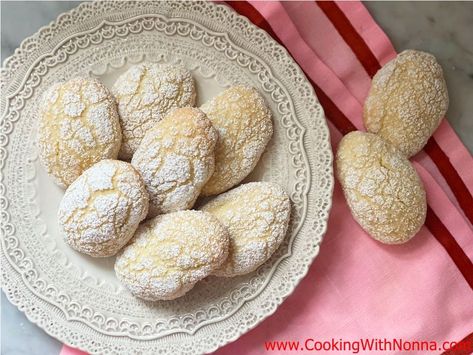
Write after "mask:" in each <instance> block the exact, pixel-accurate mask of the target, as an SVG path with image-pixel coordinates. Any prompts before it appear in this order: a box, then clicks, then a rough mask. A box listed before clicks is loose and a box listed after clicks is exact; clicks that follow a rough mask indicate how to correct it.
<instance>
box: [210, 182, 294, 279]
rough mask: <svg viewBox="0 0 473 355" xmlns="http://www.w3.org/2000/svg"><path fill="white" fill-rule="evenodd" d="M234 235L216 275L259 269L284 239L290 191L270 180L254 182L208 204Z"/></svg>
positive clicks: (226, 275) (230, 274)
mask: <svg viewBox="0 0 473 355" xmlns="http://www.w3.org/2000/svg"><path fill="white" fill-rule="evenodd" d="M201 210H202V211H205V212H209V213H211V214H212V215H214V216H215V217H216V218H217V219H218V220H219V221H220V222H221V223H222V224H223V225H224V226H225V227H226V228H227V229H228V232H229V235H230V250H229V255H228V258H227V260H226V261H225V263H224V264H223V265H222V266H221V267H220V268H219V269H217V270H216V271H214V273H213V274H214V275H216V276H225V277H232V276H236V275H243V274H247V273H249V272H252V271H254V270H256V269H257V268H258V267H259V266H260V265H262V264H263V263H264V262H265V261H267V260H268V259H269V258H270V257H271V255H272V254H273V253H274V252H275V251H276V249H277V248H278V247H279V245H280V244H281V242H282V241H283V240H284V237H285V235H286V231H287V228H288V224H289V218H290V213H291V204H290V201H289V197H288V195H287V193H286V192H285V191H284V190H283V189H282V188H281V187H280V186H279V185H276V184H274V183H269V182H251V183H248V184H244V185H241V186H239V187H237V188H235V189H233V190H230V191H228V192H226V193H223V194H221V195H219V196H217V197H216V198H214V199H213V200H211V201H210V202H208V203H207V204H205V205H204V206H202V207H201Z"/></svg>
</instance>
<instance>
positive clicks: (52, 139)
mask: <svg viewBox="0 0 473 355" xmlns="http://www.w3.org/2000/svg"><path fill="white" fill-rule="evenodd" d="M39 115H40V118H39V136H38V147H39V157H40V160H41V162H42V164H43V165H44V167H45V168H46V170H47V172H48V174H49V175H50V176H51V177H53V179H54V180H55V182H56V183H57V184H58V185H59V186H61V187H63V188H65V187H67V186H69V185H70V184H71V183H72V182H73V181H74V180H75V179H77V178H78V177H79V176H80V175H81V174H82V172H83V171H84V170H86V169H87V168H89V167H91V166H92V165H94V164H95V163H97V162H99V161H100V160H102V159H115V158H116V157H117V154H118V150H119V149H120V144H121V139H122V134H121V129H120V123H119V120H118V113H117V108H116V105H115V101H114V99H113V97H112V95H111V94H110V92H109V91H108V89H107V88H106V87H105V86H104V85H103V84H102V83H101V82H99V81H98V80H97V79H86V78H75V79H71V80H69V81H66V82H64V83H57V84H54V85H53V86H52V87H50V88H49V89H48V90H46V92H45V93H44V95H43V97H42V100H41V103H40V105H39Z"/></svg>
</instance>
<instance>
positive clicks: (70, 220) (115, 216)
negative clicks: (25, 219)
mask: <svg viewBox="0 0 473 355" xmlns="http://www.w3.org/2000/svg"><path fill="white" fill-rule="evenodd" d="M147 213H148V194H147V192H146V189H145V187H144V183H143V181H142V179H141V177H140V176H139V174H138V173H137V172H136V171H135V169H133V167H132V166H131V165H130V164H128V163H125V162H121V161H117V160H102V161H101V162H99V163H97V164H95V165H94V166H92V167H91V168H90V169H88V170H86V171H85V172H84V173H83V174H82V175H81V176H80V177H79V178H78V179H77V180H76V181H74V182H73V183H72V184H71V186H69V188H68V189H67V190H66V193H65V194H64V197H63V199H62V201H61V204H60V206H59V211H58V218H59V223H60V224H61V226H62V228H63V231H64V237H65V240H66V242H67V243H68V244H69V245H70V246H71V247H73V248H74V249H76V250H78V251H80V252H82V253H86V254H89V255H91V256H99V257H103V256H111V255H114V254H116V253H117V252H118V250H120V249H121V248H122V247H123V246H124V245H125V244H126V243H127V242H128V240H129V239H130V238H131V237H132V236H133V233H134V232H135V230H136V228H137V227H138V224H139V223H140V222H141V221H142V220H143V219H144V218H145V217H146V215H147Z"/></svg>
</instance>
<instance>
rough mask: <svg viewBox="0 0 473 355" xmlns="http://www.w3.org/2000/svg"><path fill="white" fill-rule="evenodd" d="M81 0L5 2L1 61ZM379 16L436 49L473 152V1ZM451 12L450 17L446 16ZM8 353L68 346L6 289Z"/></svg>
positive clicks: (379, 5) (454, 117) (385, 10)
mask: <svg viewBox="0 0 473 355" xmlns="http://www.w3.org/2000/svg"><path fill="white" fill-rule="evenodd" d="M78 3H79V2H76V1H36V2H27V1H15V2H13V1H2V2H1V59H2V62H3V60H4V59H5V58H6V57H8V56H10V55H11V54H12V53H13V52H14V50H15V48H16V47H18V46H19V44H20V42H21V41H22V40H23V39H24V38H26V37H28V36H30V35H32V34H33V33H34V32H36V31H37V30H38V29H39V28H40V27H41V26H44V25H47V24H48V23H49V22H50V21H52V20H54V19H55V18H56V17H57V16H58V15H59V14H60V13H62V12H64V11H68V10H69V9H71V8H73V7H75V6H77V5H78ZM365 5H366V7H367V8H368V10H369V11H370V12H371V14H372V15H373V17H374V18H375V20H376V21H377V22H378V23H379V24H380V26H381V27H382V28H383V29H384V31H385V32H386V33H387V34H388V36H389V37H390V38H391V40H392V42H393V44H394V46H395V47H396V49H397V50H398V51H401V50H403V49H407V48H414V49H420V50H425V51H427V52H430V53H433V54H434V55H435V56H436V57H437V59H438V60H439V62H440V63H441V65H442V67H443V69H444V72H445V77H446V80H447V85H448V89H449V94H450V107H449V110H448V113H447V116H448V120H449V122H450V123H451V125H452V126H453V128H454V129H455V131H456V132H457V133H458V135H459V136H460V138H461V139H462V141H463V142H464V143H465V145H466V146H467V147H468V149H469V150H470V152H472V151H473V119H472V118H471V117H472V115H473V100H472V98H473V41H471V32H472V24H473V2H367V3H365ZM447 12H448V16H446V15H445V14H446V13H447ZM0 324H1V342H0V343H1V351H0V353H1V354H2V355H20V354H21V355H23V354H25V355H26V354H28V355H43V354H58V353H59V351H60V348H61V346H62V344H61V343H60V342H59V341H57V340H55V339H54V338H52V337H50V336H49V335H47V334H46V333H45V332H44V331H43V330H41V329H40V328H38V327H37V326H36V325H34V324H32V323H30V322H29V321H28V320H27V318H26V317H25V315H24V314H23V313H21V312H20V311H18V310H17V309H16V308H15V307H14V306H12V305H11V304H10V303H9V302H8V300H7V299H6V297H5V296H4V294H3V292H2V293H1V323H0Z"/></svg>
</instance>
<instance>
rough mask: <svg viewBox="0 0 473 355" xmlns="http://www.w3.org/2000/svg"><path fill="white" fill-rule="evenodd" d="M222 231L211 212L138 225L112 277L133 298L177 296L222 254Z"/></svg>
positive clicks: (212, 267)
mask: <svg viewBox="0 0 473 355" xmlns="http://www.w3.org/2000/svg"><path fill="white" fill-rule="evenodd" d="M228 244H229V237H228V232H227V230H226V229H225V228H224V227H223V226H222V225H221V224H220V223H219V222H218V221H217V219H216V218H215V217H213V216H212V215H210V214H208V213H205V212H200V211H179V212H174V213H169V214H165V215H161V216H158V217H156V218H153V219H151V220H149V221H147V222H146V223H144V224H142V225H141V226H140V227H139V228H138V230H137V232H136V234H135V237H134V238H133V240H132V242H131V243H130V244H129V245H128V246H126V247H125V249H123V251H122V252H121V253H120V254H119V255H118V257H117V260H116V262H115V272H116V274H117V276H118V279H119V280H120V281H121V282H122V283H123V284H124V285H125V286H126V287H127V288H128V289H129V290H130V291H131V293H132V294H133V295H135V296H137V297H140V298H143V299H146V300H150V301H157V300H172V299H175V298H177V297H180V296H183V295H184V294H185V293H186V292H187V291H189V290H190V289H191V288H192V287H194V285H195V283H196V282H197V281H199V280H201V279H203V278H205V277H207V276H208V275H209V274H210V273H211V272H212V271H213V270H215V269H216V268H218V267H219V266H220V265H221V264H222V263H223V262H224V261H225V259H226V258H227V255H228Z"/></svg>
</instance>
